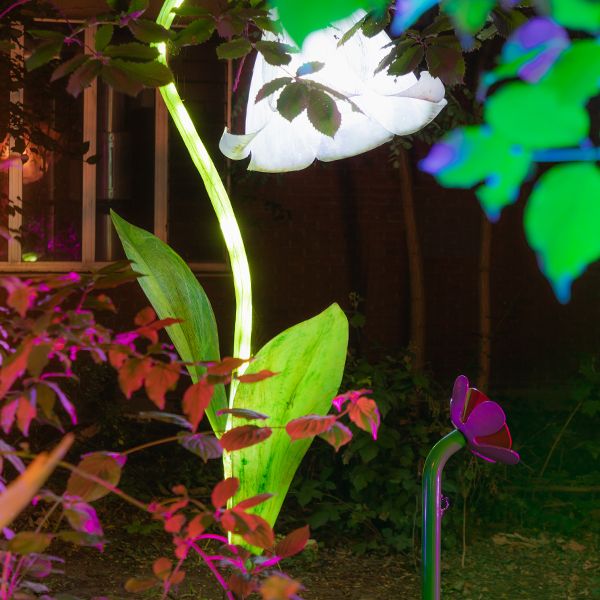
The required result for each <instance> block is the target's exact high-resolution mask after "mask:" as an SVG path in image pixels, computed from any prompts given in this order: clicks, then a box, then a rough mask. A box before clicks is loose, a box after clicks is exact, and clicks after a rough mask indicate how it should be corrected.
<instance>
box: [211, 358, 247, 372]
mask: <svg viewBox="0 0 600 600" xmlns="http://www.w3.org/2000/svg"><path fill="white" fill-rule="evenodd" d="M247 362H248V361H247V360H244V359H243V358H231V357H229V356H227V357H225V358H224V359H223V360H222V361H221V362H218V363H215V364H214V365H211V366H210V367H208V369H207V372H208V374H209V375H229V374H230V373H231V372H232V371H235V370H236V369H239V368H240V367H241V366H242V365H243V364H244V363H247Z"/></svg>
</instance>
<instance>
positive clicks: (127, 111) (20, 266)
mask: <svg viewBox="0 0 600 600" xmlns="http://www.w3.org/2000/svg"><path fill="white" fill-rule="evenodd" d="M53 26H56V27H62V26H63V25H61V24H55V25H53ZM93 34H94V32H93V30H91V29H89V30H87V31H86V32H85V43H86V46H87V47H91V46H92V45H93ZM22 39H23V38H22ZM27 43H28V42H25V44H27ZM25 51H27V47H25ZM13 52H14V55H13V57H12V58H13V59H15V60H16V61H20V63H21V64H22V56H20V55H19V53H20V52H22V51H21V50H20V49H17V50H13ZM198 52H200V55H199V54H198ZM199 61H200V62H202V61H204V62H205V63H206V62H207V61H209V62H210V61H212V63H211V68H210V69H208V71H206V69H204V70H202V72H205V71H206V72H208V73H211V74H212V75H211V76H214V73H220V75H219V76H217V80H216V81H213V82H211V83H212V84H215V85H213V86H212V88H211V89H210V90H209V89H208V87H207V86H206V85H205V84H206V83H207V82H202V81H200V84H199V82H198V81H197V80H201V79H202V78H203V77H205V76H204V75H200V76H198V75H195V74H194V73H195V71H194V64H195V65H196V67H197V66H198V64H197V63H198V62H199ZM174 63H175V64H174V70H175V71H176V73H177V69H178V68H179V69H181V70H182V73H180V74H179V75H178V79H180V80H181V82H182V83H184V84H185V85H186V86H187V87H188V88H189V90H188V91H189V92H190V93H191V94H196V96H195V98H196V100H194V98H192V99H191V100H190V105H192V106H196V105H197V104H198V102H200V103H201V108H202V110H201V113H202V119H201V120H203V121H205V122H208V123H210V124H211V127H212V129H214V131H215V132H216V137H215V140H218V136H219V135H220V133H221V131H222V126H223V115H224V108H223V107H224V94H223V93H221V94H220V95H219V94H218V93H217V94H215V90H219V89H220V90H221V91H222V92H223V91H224V81H223V79H224V72H223V68H222V65H221V64H219V63H218V61H217V59H216V57H215V54H214V49H213V48H195V49H193V52H191V53H187V54H183V53H182V56H180V57H178V59H177V60H175V61H174ZM204 66H206V65H204ZM50 72H51V67H47V68H44V67H42V68H40V69H37V70H34V71H32V72H30V73H26V74H25V76H24V82H23V85H22V86H21V87H20V89H17V90H13V91H11V92H8V89H9V86H2V87H3V88H4V90H6V93H5V94H4V96H3V97H2V99H1V100H0V101H1V102H4V103H6V102H11V103H13V104H19V105H21V106H22V109H23V114H24V115H32V116H33V115H35V119H36V120H37V122H36V123H35V135H33V134H32V135H31V136H30V137H31V139H28V140H26V142H25V144H24V147H22V148H20V147H15V142H16V140H14V139H12V138H11V139H8V137H7V138H6V139H5V140H4V143H3V146H4V148H3V150H4V151H8V150H9V149H10V148H13V149H16V150H17V151H19V152H22V154H23V155H24V157H25V158H27V160H26V162H24V164H23V167H22V168H20V167H19V166H11V167H10V169H9V171H8V172H0V196H1V198H2V202H3V208H4V209H5V210H3V212H2V214H3V215H4V219H5V222H4V223H0V224H1V225H4V226H5V227H7V226H8V228H9V230H10V231H11V232H18V234H17V235H16V236H15V238H14V239H11V240H9V241H8V242H7V241H6V240H4V239H1V238H0V271H38V272H42V271H45V272H48V271H63V270H78V269H79V270H81V269H84V270H85V269H90V268H96V267H98V266H100V265H102V264H103V263H105V262H108V261H112V260H117V259H119V258H122V257H123V254H122V249H121V245H120V243H119V241H118V238H117V237H116V234H115V232H114V229H113V227H112V224H111V222H110V216H109V211H110V209H111V208H112V209H114V210H116V211H117V212H118V213H119V214H121V215H122V216H123V217H124V218H126V219H127V220H129V221H131V222H133V223H135V224H136V225H138V226H140V227H143V228H145V229H148V230H150V231H153V232H154V233H155V235H157V236H158V237H160V238H161V239H163V240H165V241H169V242H170V243H171V244H172V245H173V246H174V248H175V249H176V250H177V251H178V252H180V253H181V254H182V256H183V257H184V258H185V259H186V260H187V261H188V262H190V264H191V267H192V268H193V269H194V270H195V271H204V272H227V271H228V267H227V264H226V259H225V253H224V249H223V243H222V240H221V238H220V231H219V229H218V224H217V220H216V218H215V216H214V214H213V211H212V208H211V206H210V202H209V200H208V197H207V196H206V192H205V190H204V187H203V185H202V182H201V180H200V177H199V175H198V174H197V173H195V169H194V167H193V165H191V164H188V163H190V161H189V158H188V157H187V153H186V152H185V150H184V147H183V143H182V142H181V140H180V139H179V135H178V133H177V132H176V131H173V130H171V127H170V123H169V121H170V120H169V118H168V113H167V110H166V107H165V106H164V104H163V101H162V98H161V96H160V93H159V92H158V91H157V90H144V91H143V92H142V93H140V94H139V95H138V96H137V97H136V98H131V97H129V96H125V95H123V94H120V93H118V92H115V91H114V90H112V89H111V88H109V87H108V86H106V85H105V84H104V83H103V82H101V81H95V82H94V83H93V84H92V86H90V87H89V88H86V89H85V90H84V93H83V94H82V95H81V96H80V97H79V98H73V97H72V96H71V95H70V94H68V93H67V92H66V90H65V81H64V80H62V81H59V82H56V83H55V84H49V74H50ZM8 76H9V74H8V73H0V77H2V78H6V77H8ZM221 84H222V85H221ZM49 85H53V86H54V87H53V89H52V94H50V96H51V100H50V101H49V100H48V98H49V95H48V94H47V93H46V92H47V89H46V88H47V87H48V86H49ZM219 86H220V87H219ZM197 94H206V96H204V98H203V99H201V98H199V97H198V96H197ZM7 96H8V97H7ZM32 118H33V117H32ZM211 131H212V130H211ZM212 133H213V134H214V132H212ZM44 135H45V139H42V138H44ZM36 136H37V137H36ZM0 142H1V140H0ZM211 145H212V146H214V144H210V143H209V147H210V146H211ZM215 149H216V147H215ZM211 150H212V152H211V153H212V154H213V156H215V154H214V150H213V148H211ZM82 151H83V158H82ZM6 209H8V211H7V210H6ZM7 212H8V216H6V215H7ZM169 234H170V235H169Z"/></svg>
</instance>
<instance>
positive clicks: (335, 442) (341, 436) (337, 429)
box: [319, 421, 352, 452]
mask: <svg viewBox="0 0 600 600" xmlns="http://www.w3.org/2000/svg"><path fill="white" fill-rule="evenodd" d="M319 437H321V438H323V439H324V440H325V441H326V442H327V443H328V444H331V445H332V446H333V447H334V448H335V451H336V452H337V451H338V450H339V449H340V448H341V447H342V446H344V445H345V444H347V443H348V442H349V441H350V440H351V439H352V432H351V431H350V429H348V427H346V426H345V425H344V424H343V423H340V422H339V421H336V422H335V423H334V424H333V427H332V428H331V429H330V430H329V431H325V432H324V433H322V434H321V435H320V436H319Z"/></svg>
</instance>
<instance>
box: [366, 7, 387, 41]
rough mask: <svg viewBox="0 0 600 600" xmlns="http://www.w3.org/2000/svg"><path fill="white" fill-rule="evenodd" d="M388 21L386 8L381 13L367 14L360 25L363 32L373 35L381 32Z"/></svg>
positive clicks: (369, 36)
mask: <svg viewBox="0 0 600 600" xmlns="http://www.w3.org/2000/svg"><path fill="white" fill-rule="evenodd" d="M389 23H390V13H389V12H388V11H387V10H386V11H385V12H384V13H383V14H380V15H374V14H370V15H367V18H366V19H365V20H364V23H363V26H362V32H363V34H364V35H365V36H366V37H368V38H371V37H375V36H376V35H377V34H378V33H381V32H382V31H383V30H384V29H385V28H386V27H387V26H388V25H389Z"/></svg>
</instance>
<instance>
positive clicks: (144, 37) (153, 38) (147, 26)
mask: <svg viewBox="0 0 600 600" xmlns="http://www.w3.org/2000/svg"><path fill="white" fill-rule="evenodd" d="M127 26H128V27H129V31H131V33H132V34H133V35H134V36H135V37H136V38H137V39H138V40H140V42H146V43H147V44H153V43H156V42H166V41H168V40H170V39H172V38H173V37H174V36H175V34H174V33H172V32H171V31H169V30H168V29H165V28H164V27H163V26H162V25H159V24H158V23H155V22H154V21H149V20H148V19H135V20H132V21H130V22H129V23H128V24H127Z"/></svg>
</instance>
